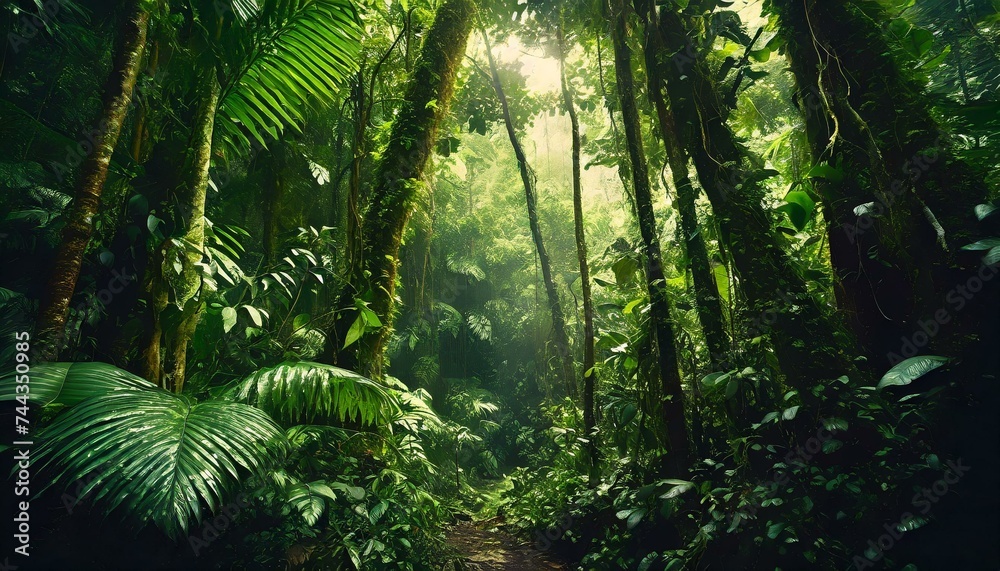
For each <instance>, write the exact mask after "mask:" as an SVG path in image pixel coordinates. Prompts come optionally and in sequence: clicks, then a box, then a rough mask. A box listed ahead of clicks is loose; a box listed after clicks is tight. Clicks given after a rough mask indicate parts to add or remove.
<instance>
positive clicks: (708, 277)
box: [643, 2, 728, 370]
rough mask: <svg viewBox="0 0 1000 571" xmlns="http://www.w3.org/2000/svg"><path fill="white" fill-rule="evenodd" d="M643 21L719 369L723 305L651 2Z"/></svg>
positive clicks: (704, 325)
mask: <svg viewBox="0 0 1000 571" xmlns="http://www.w3.org/2000/svg"><path fill="white" fill-rule="evenodd" d="M645 17H646V33H645V36H644V42H643V48H644V49H643V52H644V55H645V60H646V81H647V84H648V91H649V98H650V100H651V101H652V103H653V108H654V109H655V110H656V117H657V126H658V127H659V130H660V137H661V138H662V140H663V146H664V149H665V151H666V155H667V164H668V165H669V166H670V176H671V179H672V182H673V184H674V189H675V192H676V193H677V212H678V213H679V214H680V219H681V231H682V233H683V235H684V245H685V246H686V251H687V258H688V263H689V265H690V268H691V277H692V279H693V281H694V293H695V303H696V304H697V313H698V322H699V323H700V324H701V329H702V332H703V333H704V335H705V344H706V346H707V347H708V353H709V364H710V366H711V367H712V368H713V369H716V370H717V369H718V368H720V367H721V366H722V364H723V362H724V361H725V356H726V353H727V346H728V340H727V338H726V333H725V327H724V324H723V321H722V305H721V302H720V299H719V291H718V288H717V286H716V284H715V279H714V278H713V275H712V267H711V264H710V263H709V261H708V248H707V247H706V246H705V238H704V236H703V234H702V232H700V231H699V226H698V213H697V210H696V209H695V199H696V198H697V196H698V191H697V190H696V189H695V188H694V185H693V184H691V179H690V177H689V176H688V155H687V152H686V151H685V149H684V147H683V145H681V142H680V141H681V135H680V133H679V132H678V130H677V124H676V122H675V120H674V116H673V113H672V112H671V111H670V109H668V108H667V102H666V96H665V94H664V89H665V83H664V79H663V78H664V73H663V69H662V66H663V65H664V62H663V61H662V60H660V59H658V58H657V54H659V53H662V51H663V50H662V42H661V40H660V36H659V21H658V18H657V17H656V9H655V5H654V4H653V2H649V5H648V8H647V12H646V13H645Z"/></svg>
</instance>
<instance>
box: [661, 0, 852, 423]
mask: <svg viewBox="0 0 1000 571" xmlns="http://www.w3.org/2000/svg"><path fill="white" fill-rule="evenodd" d="M659 16H660V22H661V24H662V26H661V28H660V29H661V34H662V38H663V44H664V46H665V48H666V50H667V53H675V54H682V56H683V54H694V55H693V56H692V57H686V58H685V59H683V60H678V61H676V62H672V63H676V64H677V65H671V66H667V70H668V71H669V73H670V76H669V77H668V78H667V94H668V97H669V99H670V105H671V108H672V110H673V112H674V116H675V117H684V118H687V119H688V122H687V124H686V125H685V126H684V128H683V129H682V130H681V132H682V136H683V137H684V139H683V143H684V145H685V146H686V147H687V148H688V149H689V150H690V151H691V153H692V157H693V159H694V163H695V168H696V170H697V172H698V178H699V179H700V181H701V186H702V188H704V189H705V193H706V194H707V195H708V199H709V201H710V202H711V204H712V208H713V210H714V211H715V214H716V217H717V218H718V220H719V226H720V230H721V232H722V240H723V241H724V242H726V243H727V244H728V246H729V247H728V252H729V255H730V256H732V259H733V263H734V266H735V269H736V270H737V272H738V274H739V275H738V277H739V283H740V285H741V286H742V288H743V290H744V292H745V293H746V295H747V297H748V299H749V300H750V302H751V312H752V315H754V316H755V321H756V322H758V323H761V324H762V325H763V328H764V329H765V330H766V331H769V332H770V333H771V337H772V340H773V344H774V349H775V353H776V356H777V358H778V361H779V363H780V366H781V369H782V371H783V372H784V374H785V376H786V378H787V380H788V382H789V384H790V385H792V386H793V387H795V388H796V389H797V390H798V393H799V396H800V398H801V399H802V400H803V402H804V403H806V404H809V405H813V404H817V405H818V404H819V403H818V402H817V399H816V396H815V395H814V394H813V392H812V390H811V389H812V387H813V385H814V384H815V383H818V382H820V381H822V380H824V379H833V378H837V377H838V376H840V375H843V374H847V373H849V372H853V367H852V366H851V365H850V362H849V361H848V360H847V359H846V358H845V357H844V355H843V353H842V351H841V340H839V339H838V338H837V337H836V335H835V333H834V332H835V327H834V324H833V322H832V321H831V320H829V319H828V318H827V316H826V315H825V314H824V313H823V311H822V308H820V306H819V304H818V303H817V302H816V300H815V299H814V298H813V297H812V296H811V295H810V294H809V292H808V291H807V289H806V286H805V281H804V280H803V279H802V277H801V276H800V275H799V274H798V273H797V272H796V269H795V267H794V266H793V264H792V263H791V260H790V259H789V258H788V255H787V254H786V252H785V251H784V250H782V249H781V246H780V245H779V242H778V240H777V236H776V234H775V232H776V231H775V228H774V224H773V220H772V215H771V214H770V213H769V212H767V211H765V210H764V207H763V199H764V196H765V192H766V189H765V187H764V185H763V183H762V180H763V179H762V177H761V176H760V175H759V174H758V173H756V172H753V171H754V170H757V169H755V168H753V167H751V168H747V164H748V157H749V152H748V151H747V150H746V149H744V148H743V147H741V146H740V145H739V143H738V142H737V141H736V137H735V136H734V135H733V132H732V130H731V129H730V128H729V126H728V125H727V124H726V119H727V117H728V115H729V109H728V108H727V107H726V105H725V104H724V102H723V100H722V96H721V94H720V92H719V89H718V86H717V85H716V84H715V83H714V81H713V80H712V79H711V77H712V75H711V72H710V70H709V69H708V66H707V63H706V62H705V60H704V55H703V54H700V53H698V50H697V49H696V48H695V47H694V45H693V44H692V43H691V37H690V36H689V35H688V29H687V28H686V26H685V25H684V23H683V22H682V21H681V18H680V16H679V15H678V14H677V13H675V12H673V11H672V10H669V9H663V10H661V11H660V15H659Z"/></svg>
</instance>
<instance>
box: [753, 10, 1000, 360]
mask: <svg viewBox="0 0 1000 571" xmlns="http://www.w3.org/2000/svg"><path fill="white" fill-rule="evenodd" d="M862 8H863V9H862ZM773 9H774V11H775V13H776V14H777V15H778V17H779V22H780V25H781V33H782V39H783V40H784V42H785V47H786V52H787V54H788V57H789V60H790V63H791V68H792V71H793V72H794V74H795V77H796V79H797V82H798V88H799V102H800V105H799V106H800V108H801V109H802V112H803V113H804V114H805V118H806V126H807V135H808V138H809V142H810V146H811V149H812V154H813V159H814V161H815V162H816V163H817V164H823V165H837V166H838V168H839V170H840V171H842V175H841V176H839V177H833V178H831V177H826V178H822V179H817V180H816V187H817V189H818V191H819V192H820V194H821V197H822V199H823V206H824V215H825V217H826V218H827V221H828V224H829V226H828V237H829V240H830V257H831V263H832V265H833V267H834V270H835V273H836V277H837V285H838V288H837V289H838V291H837V293H838V303H839V304H840V305H841V307H842V308H843V309H844V310H845V311H846V312H847V313H848V315H849V316H850V318H851V320H852V325H853V326H854V329H855V330H856V331H857V334H858V337H859V339H860V340H861V342H862V344H863V345H864V347H865V349H866V350H867V352H868V353H869V355H870V357H871V359H872V361H873V363H878V366H879V368H881V369H882V370H884V368H885V366H886V365H887V363H886V361H885V359H886V356H887V355H890V354H892V353H897V354H898V352H899V351H900V350H901V338H902V337H904V336H908V335H909V334H912V333H913V332H914V331H916V330H917V329H916V327H917V319H920V318H926V319H931V318H932V317H933V315H934V313H935V311H936V310H938V309H940V308H941V307H942V305H943V304H944V303H945V298H946V296H947V293H948V292H949V291H950V290H951V289H952V288H954V287H955V286H956V285H958V284H960V283H964V282H965V280H966V279H968V277H969V275H971V274H968V273H967V272H968V271H969V270H974V269H976V268H977V267H978V263H977V260H976V259H975V257H968V258H962V257H960V256H956V251H957V250H958V248H959V247H961V246H963V245H965V244H967V243H970V242H973V241H975V240H976V239H979V238H980V237H981V236H980V234H979V230H978V228H979V225H978V221H977V220H976V218H975V215H974V207H975V205H976V204H979V203H981V202H985V200H986V198H987V188H986V185H985V184H984V182H983V178H982V176H981V174H980V173H976V172H974V171H973V169H971V168H970V167H969V166H968V165H967V164H965V163H963V162H962V161H960V160H956V158H955V157H954V155H953V154H952V153H951V152H950V151H949V149H948V142H947V140H946V139H945V138H944V137H943V136H942V132H941V130H940V129H939V127H938V126H937V124H936V123H935V121H934V119H933V117H932V116H931V113H930V109H929V105H928V100H927V99H926V97H925V96H924V95H923V93H922V89H921V86H920V85H919V84H918V83H917V82H916V81H914V80H913V79H912V78H911V77H910V76H908V75H907V72H906V71H905V70H903V69H901V67H900V66H899V64H898V63H897V62H896V60H895V58H894V56H893V54H892V49H891V46H890V44H889V43H888V42H887V41H886V39H885V37H884V36H883V33H882V30H881V29H880V28H879V26H878V23H879V22H882V21H887V16H886V14H885V13H884V12H883V11H882V9H881V8H879V7H877V6H876V5H874V4H873V3H865V4H863V5H862V4H860V3H855V2H847V1H845V0H829V1H827V0H824V1H822V2H818V1H814V0H807V1H805V2H803V1H802V0H775V1H774V2H773ZM863 204H869V205H870V206H869V207H868V208H869V210H871V211H872V215H869V216H861V217H859V216H858V215H857V213H856V212H855V208H856V207H858V206H860V205H863ZM963 265H966V266H970V267H965V268H963V267H962V266H963ZM963 270H964V271H963ZM956 317H957V319H956V320H955V322H954V323H949V324H948V326H947V327H944V328H943V330H942V332H941V333H942V334H941V335H939V336H938V337H936V338H934V339H931V340H930V341H929V343H930V344H931V345H934V346H936V349H937V350H942V351H950V350H953V349H955V347H954V344H953V342H952V340H954V339H956V338H958V337H960V336H961V335H964V334H968V333H970V332H972V331H976V330H978V320H979V319H980V317H981V315H980V312H977V311H969V310H966V311H963V312H962V315H961V316H956ZM914 318H917V319H914Z"/></svg>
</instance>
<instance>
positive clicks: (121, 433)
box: [38, 390, 288, 539]
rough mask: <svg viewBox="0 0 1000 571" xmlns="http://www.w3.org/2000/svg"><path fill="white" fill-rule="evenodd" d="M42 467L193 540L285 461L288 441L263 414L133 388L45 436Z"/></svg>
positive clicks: (91, 402) (82, 406)
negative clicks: (251, 479) (247, 482)
mask: <svg viewBox="0 0 1000 571" xmlns="http://www.w3.org/2000/svg"><path fill="white" fill-rule="evenodd" d="M41 437H42V438H43V440H44V442H43V444H42V447H41V449H40V451H39V455H38V459H39V461H40V462H43V465H44V466H46V467H49V466H58V467H59V473H58V475H57V476H56V478H55V479H54V481H57V482H62V483H69V482H73V481H79V480H84V479H85V478H88V476H92V477H93V479H92V480H91V481H90V483H89V484H88V485H87V486H86V487H85V488H84V489H83V490H81V491H80V493H79V496H78V497H83V496H86V495H88V494H89V493H90V492H91V491H93V492H95V495H94V499H93V501H94V502H95V505H99V506H101V507H102V508H103V509H104V511H105V513H110V512H112V511H114V510H115V509H116V508H119V507H121V508H123V509H124V510H125V512H126V513H127V514H128V515H130V516H131V517H133V518H135V519H136V520H138V521H141V522H150V521H151V522H153V523H155V524H156V525H157V527H159V528H160V529H162V530H163V531H164V532H165V533H166V534H167V535H168V536H170V537H171V538H173V539H178V538H181V537H183V536H184V535H185V534H186V533H187V531H188V528H189V527H190V525H191V524H192V522H200V521H201V520H202V518H203V517H204V516H205V515H206V511H205V509H206V508H207V510H208V512H215V511H217V510H218V508H219V507H221V506H222V505H224V504H225V502H226V501H227V500H229V499H230V497H231V495H232V494H233V493H235V491H236V490H237V489H238V488H239V487H240V481H241V479H243V478H245V477H246V475H247V474H248V473H249V474H255V475H262V474H263V473H264V472H265V471H266V470H268V469H269V468H271V467H272V466H274V465H276V464H277V463H279V462H281V461H282V460H283V459H284V457H285V455H286V454H287V452H288V441H287V439H286V437H285V434H284V432H283V431H282V430H281V428H280V427H278V426H277V425H275V424H274V422H273V421H272V420H271V419H270V418H269V417H268V416H267V415H266V414H264V413H263V412H262V411H260V410H258V409H256V408H253V407H250V406H247V405H244V404H240V403H234V402H228V401H209V402H204V403H200V404H196V403H195V402H194V401H193V400H191V399H189V398H187V397H184V396H181V395H175V394H173V393H169V392H167V391H160V390H153V391H149V390H126V391H121V392H115V393H111V394H105V395H103V396H96V397H93V398H90V399H88V400H86V401H83V402H81V403H79V404H77V405H76V406H74V407H73V408H71V409H69V411H68V412H66V413H65V414H63V415H61V416H59V417H58V418H57V419H56V420H55V422H54V423H53V424H52V425H50V426H49V427H48V428H47V429H45V430H44V431H43V432H42V433H41Z"/></svg>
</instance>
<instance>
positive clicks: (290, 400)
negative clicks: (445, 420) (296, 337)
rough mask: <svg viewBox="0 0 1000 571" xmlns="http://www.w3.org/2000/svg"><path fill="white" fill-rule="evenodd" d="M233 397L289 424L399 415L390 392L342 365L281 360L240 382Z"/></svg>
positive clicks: (376, 421)
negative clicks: (342, 367) (277, 363)
mask: <svg viewBox="0 0 1000 571" xmlns="http://www.w3.org/2000/svg"><path fill="white" fill-rule="evenodd" d="M235 398H236V400H239V401H241V402H246V403H248V404H251V405H253V406H256V407H258V408H260V409H262V410H264V411H265V412H267V413H269V414H271V415H272V416H273V417H274V418H275V419H278V420H279V421H281V422H284V423H288V424H299V423H303V422H305V423H313V422H333V421H339V422H341V423H342V422H344V421H346V420H348V419H351V420H356V421H359V422H360V423H361V424H365V425H384V424H386V423H388V422H389V421H391V420H392V419H394V418H397V417H398V415H399V414H400V405H399V399H398V398H397V396H396V394H395V391H392V390H391V389H388V388H386V387H383V386H382V385H379V384H378V383H376V382H375V381H373V380H371V379H369V378H367V377H364V376H362V375H359V374H358V373H355V372H353V371H348V370H347V369H341V368H339V367H334V366H332V365H324V364H321V363H313V362H310V361H286V362H284V363H281V364H280V365H277V366H275V367H271V368H268V369H262V370H260V371H257V372H256V373H254V374H253V375H251V376H250V377H248V378H247V379H246V380H244V381H243V382H241V383H240V384H239V385H238V386H237V388H236V392H235Z"/></svg>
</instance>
